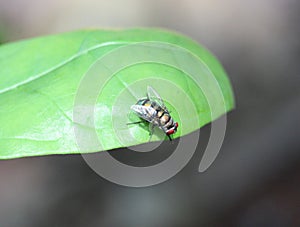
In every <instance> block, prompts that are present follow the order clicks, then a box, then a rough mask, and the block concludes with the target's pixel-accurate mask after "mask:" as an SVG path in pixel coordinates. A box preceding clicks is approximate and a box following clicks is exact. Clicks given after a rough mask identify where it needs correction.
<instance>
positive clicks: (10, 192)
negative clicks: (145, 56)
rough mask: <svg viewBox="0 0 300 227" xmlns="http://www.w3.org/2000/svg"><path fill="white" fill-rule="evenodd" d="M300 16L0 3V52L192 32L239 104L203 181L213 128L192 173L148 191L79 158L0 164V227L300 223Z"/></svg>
mask: <svg viewBox="0 0 300 227" xmlns="http://www.w3.org/2000/svg"><path fill="white" fill-rule="evenodd" d="M299 19H300V2H299V1H296V0H265V1H258V0H253V1H251V2H250V1H241V0H227V1H220V0H219V1H216V0H210V1H208V0H207V1H204V0H203V1H201V0H200V1H196V0H185V1H183V0H174V1H171V0H163V1H158V0H153V1H147V0H125V1H121V0H120V1H117V0H111V1H100V0H98V1H96V0H85V1H83V0H78V1H74V0H73V1H71V0H65V1H61V0H52V1H50V0H48V1H38V0H25V1H24V0H10V1H4V0H0V43H5V42H10V41H16V40H20V39H24V38H30V37H35V36H41V35H48V34H53V33H58V32H65V31H71V30H74V29H79V28H103V27H104V28H109V27H113V28H126V27H137V26H151V27H163V28H168V29H173V30H176V31H178V32H181V33H183V34H186V35H188V36H190V37H192V38H193V39H195V40H197V41H198V42H200V43H201V44H203V45H205V46H206V47H207V48H208V49H210V50H211V51H212V52H213V53H214V54H215V55H216V56H217V57H218V58H219V60H220V61H221V62H222V64H223V65H224V67H225V69H226V71H227V72H228V75H229V77H230V80H231V81H232V84H233V88H234V91H235V96H236V102H237V107H236V109H235V110H234V111H233V112H231V113H229V115H228V128H227V134H226V137H225V141H224V144H223V147H222V149H221V152H220V154H219V156H218V157H217V160H216V161H215V162H214V163H213V165H212V166H211V167H210V168H209V169H208V170H207V171H206V172H204V173H198V172H197V169H198V164H199V162H200V160H201V156H202V154H203V151H204V148H205V145H206V143H207V138H208V136H209V132H210V127H209V126H206V127H204V128H203V129H201V136H200V143H199V146H198V150H197V152H196V153H195V155H194V157H193V159H192V160H191V161H190V162H189V164H188V165H187V166H186V167H185V168H184V169H183V170H182V171H181V172H180V173H179V174H178V175H176V176H175V177H173V178H172V179H170V180H169V181H167V182H164V183H162V184H160V185H156V186H153V187H148V188H142V189H134V188H126V187H121V186H118V185H115V184H112V183H110V182H108V181H106V180H104V179H102V178H101V177H99V176H98V175H97V174H96V173H94V172H93V171H92V170H91V169H90V168H89V167H88V166H87V164H85V162H84V161H83V159H82V157H81V156H80V155H78V156H77V155H70V156H49V157H35V158H24V159H16V160H10V161H1V162H0V182H1V183H0V184H1V185H0V226H18V227H19V226H22V227H23V226H24V227H27V226H28V227H35V226H38V227H40V226H72V227H76V226H242V227H244V226H245V227H248V226H249V227H250V226H300V167H299V164H300V139H299V135H300V121H299V116H300V89H299V85H300V64H299V60H300V39H299V34H300V29H299V21H300V20H299ZM166 148H167V150H166V152H170V151H169V150H172V147H170V148H169V146H163V148H161V150H163V149H166ZM120 153H122V154H120ZM111 154H112V155H114V156H115V157H117V158H119V159H120V160H123V161H124V162H126V161H130V162H134V161H135V162H139V163H143V162H145V163H147V160H145V159H143V157H140V156H138V155H136V154H134V152H132V151H129V150H126V149H122V150H121V151H120V150H116V151H113V152H111ZM162 157H164V155H163V154H161V152H156V153H155V154H153V158H155V159H157V160H159V159H160V158H162ZM147 158H149V157H148V156H147Z"/></svg>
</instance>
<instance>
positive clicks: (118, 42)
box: [0, 41, 131, 94]
mask: <svg viewBox="0 0 300 227" xmlns="http://www.w3.org/2000/svg"><path fill="white" fill-rule="evenodd" d="M129 43H131V42H128V41H126V42H123V41H113V42H104V43H101V44H97V45H94V46H92V47H90V48H88V49H86V50H81V51H79V52H77V53H76V54H74V55H72V56H71V57H69V58H68V59H66V60H64V61H62V62H61V63H59V64H57V65H55V66H53V67H51V68H49V69H47V70H45V71H43V72H41V73H39V74H37V75H33V76H31V77H29V78H28V79H26V80H23V81H21V82H19V83H16V84H14V85H12V86H10V87H7V88H4V89H2V90H0V94H4V93H6V92H9V91H11V90H13V89H16V88H18V87H21V86H23V85H26V84H28V83H30V82H32V81H34V80H37V79H39V78H41V77H43V76H47V74H49V73H51V72H53V71H55V70H57V69H59V68H60V67H63V66H64V65H66V64H68V63H70V62H72V61H73V60H75V59H77V58H79V57H81V56H82V55H84V54H87V53H88V52H90V51H93V50H96V49H99V48H102V47H107V46H112V45H120V44H129Z"/></svg>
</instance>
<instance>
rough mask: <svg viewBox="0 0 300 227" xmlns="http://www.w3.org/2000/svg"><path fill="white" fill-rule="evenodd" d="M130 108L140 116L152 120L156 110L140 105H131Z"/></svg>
mask: <svg viewBox="0 0 300 227" xmlns="http://www.w3.org/2000/svg"><path fill="white" fill-rule="evenodd" d="M131 109H132V110H133V112H135V113H136V114H137V115H138V116H139V117H140V118H142V119H144V120H146V121H148V122H152V121H153V119H154V118H155V114H156V111H155V110H154V109H153V108H152V107H150V106H142V105H132V106H131Z"/></svg>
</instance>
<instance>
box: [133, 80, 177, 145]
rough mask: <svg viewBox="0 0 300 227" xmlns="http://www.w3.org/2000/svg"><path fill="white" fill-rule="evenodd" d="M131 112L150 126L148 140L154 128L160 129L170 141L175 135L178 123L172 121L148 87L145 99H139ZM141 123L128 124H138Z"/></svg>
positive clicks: (157, 95)
mask: <svg viewBox="0 0 300 227" xmlns="http://www.w3.org/2000/svg"><path fill="white" fill-rule="evenodd" d="M131 109H132V110H133V112H134V113H135V114H136V115H137V116H139V117H140V118H141V119H143V120H145V121H147V122H149V123H150V124H151V131H150V139H149V141H150V140H151V137H152V135H153V131H154V127H156V126H157V127H158V128H160V129H161V130H162V131H163V132H164V133H165V134H166V135H167V136H168V138H169V140H170V141H171V140H172V138H171V135H172V134H174V133H176V131H177V128H178V123H177V122H175V121H174V120H173V118H172V117H171V115H170V112H169V111H168V109H167V108H166V106H165V104H164V102H163V100H162V98H161V97H160V95H159V94H158V93H157V92H156V91H155V90H154V89H153V88H152V87H150V86H148V88H147V97H146V98H141V99H139V100H138V101H137V103H136V104H135V105H132V106H131ZM142 122H143V121H139V122H133V123H128V124H138V123H142Z"/></svg>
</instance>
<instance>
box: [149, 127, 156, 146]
mask: <svg viewBox="0 0 300 227" xmlns="http://www.w3.org/2000/svg"><path fill="white" fill-rule="evenodd" d="M154 127H155V125H154V124H151V129H150V132H149V136H150V138H149V141H148V142H150V141H151V138H152V135H153V133H154Z"/></svg>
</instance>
